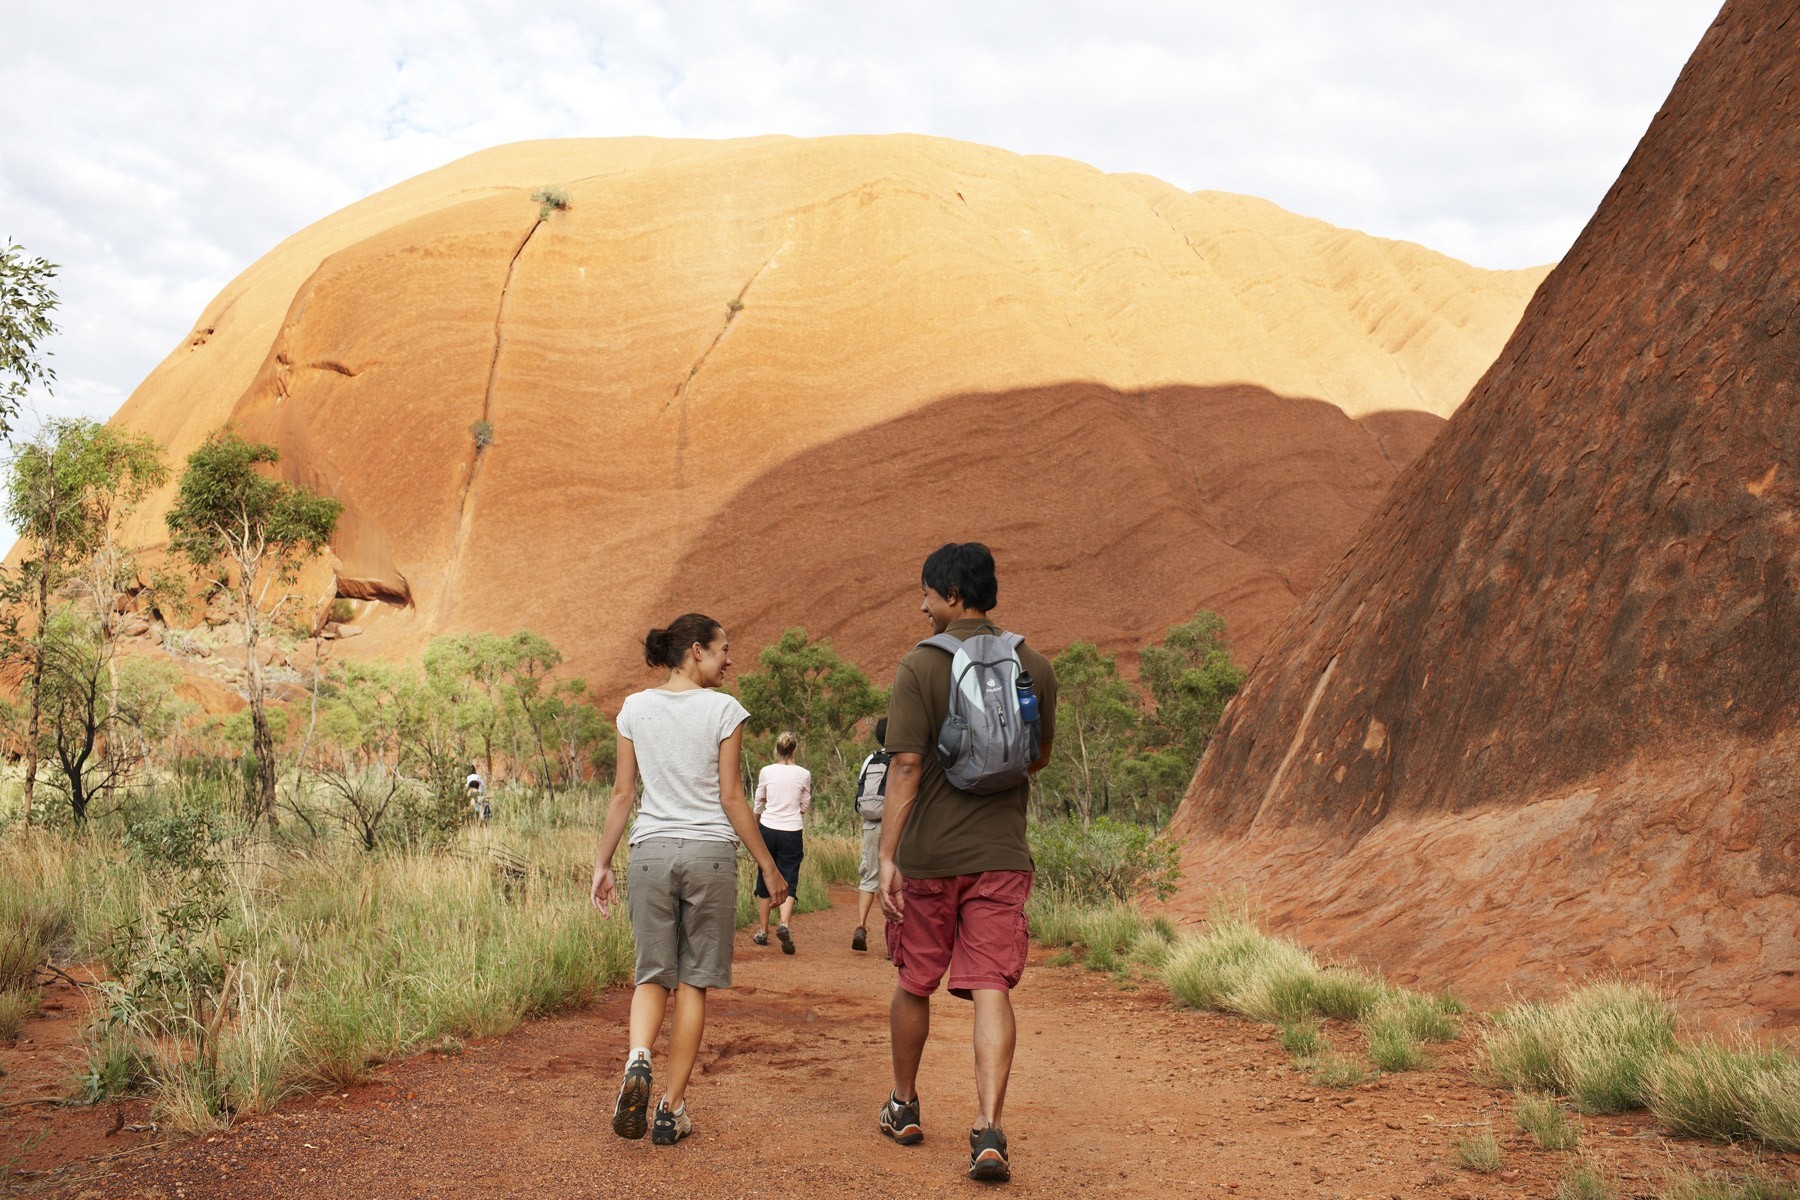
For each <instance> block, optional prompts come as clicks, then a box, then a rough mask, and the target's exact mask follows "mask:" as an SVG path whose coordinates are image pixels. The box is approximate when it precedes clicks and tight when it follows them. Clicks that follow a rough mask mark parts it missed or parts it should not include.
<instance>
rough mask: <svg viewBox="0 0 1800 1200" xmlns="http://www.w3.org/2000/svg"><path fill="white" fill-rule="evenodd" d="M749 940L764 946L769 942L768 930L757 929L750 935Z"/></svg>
mask: <svg viewBox="0 0 1800 1200" xmlns="http://www.w3.org/2000/svg"><path fill="white" fill-rule="evenodd" d="M750 940H751V941H753V942H755V943H756V944H757V945H759V946H766V945H768V944H769V931H768V930H766V929H759V930H757V931H756V932H755V933H753V934H751V935H750Z"/></svg>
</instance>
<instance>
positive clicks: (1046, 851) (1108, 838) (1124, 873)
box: [1029, 817, 1181, 901]
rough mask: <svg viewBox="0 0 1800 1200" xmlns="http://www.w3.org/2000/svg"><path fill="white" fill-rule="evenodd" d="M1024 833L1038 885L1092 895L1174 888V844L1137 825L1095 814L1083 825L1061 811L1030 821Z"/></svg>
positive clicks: (1129, 896)
mask: <svg viewBox="0 0 1800 1200" xmlns="http://www.w3.org/2000/svg"><path fill="white" fill-rule="evenodd" d="M1029 833H1030V837H1031V856H1032V859H1033V861H1034V862H1035V863H1036V866H1037V882H1038V884H1039V885H1040V886H1043V887H1049V888H1055V889H1059V890H1061V891H1063V892H1066V893H1068V894H1070V895H1073V896H1080V897H1084V898H1088V899H1094V900H1098V899H1100V898H1102V897H1111V898H1112V899H1114V900H1119V901H1128V900H1133V899H1135V898H1137V897H1138V896H1142V895H1145V894H1150V895H1154V896H1155V897H1156V898H1157V899H1158V900H1167V899H1168V898H1169V897H1170V896H1172V895H1174V894H1175V884H1176V882H1177V880H1178V879H1179V878H1180V875H1181V872H1180V867H1179V865H1178V864H1179V861H1180V847H1178V846H1177V845H1176V844H1175V843H1174V842H1171V841H1169V840H1167V839H1162V838H1158V837H1157V836H1156V834H1155V833H1154V832H1153V831H1152V830H1150V829H1148V828H1145V827H1144V826H1142V825H1133V824H1126V823H1124V822H1122V821H1114V820H1112V819H1111V818H1108V817H1098V818H1096V819H1095V820H1094V821H1093V823H1092V824H1090V825H1088V826H1086V827H1085V828H1084V827H1083V826H1082V824H1081V822H1080V821H1077V820H1075V819H1074V818H1073V817H1065V818H1062V819H1060V820H1056V821H1041V822H1037V823H1034V824H1033V825H1031V826H1030V828H1029Z"/></svg>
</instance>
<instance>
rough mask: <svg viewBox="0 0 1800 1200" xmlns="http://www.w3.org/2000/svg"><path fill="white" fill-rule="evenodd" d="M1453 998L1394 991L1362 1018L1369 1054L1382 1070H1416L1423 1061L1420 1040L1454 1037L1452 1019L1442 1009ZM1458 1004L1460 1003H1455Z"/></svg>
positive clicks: (1441, 1039) (1451, 1038)
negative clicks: (1448, 999) (1447, 998)
mask: <svg viewBox="0 0 1800 1200" xmlns="http://www.w3.org/2000/svg"><path fill="white" fill-rule="evenodd" d="M1447 1003H1449V1004H1455V1003H1456V1002H1455V1001H1453V1000H1450V1001H1447V1000H1446V999H1445V998H1441V997H1436V996H1420V995H1415V994H1408V993H1400V992H1395V993H1392V994H1391V995H1389V996H1388V997H1387V998H1385V999H1383V1000H1382V1001H1380V1002H1379V1003H1377V1004H1376V1005H1375V1006H1374V1008H1373V1009H1372V1010H1370V1011H1369V1012H1368V1015H1367V1016H1366V1017H1365V1018H1364V1019H1363V1022H1362V1025H1363V1030H1364V1032H1365V1033H1367V1034H1368V1037H1369V1057H1370V1058H1371V1059H1372V1060H1374V1062H1375V1065H1376V1066H1378V1067H1380V1068H1381V1069H1382V1070H1384V1071H1416V1070H1418V1069H1419V1068H1420V1067H1423V1066H1425V1065H1426V1063H1427V1061H1428V1060H1427V1058H1426V1055H1425V1051H1424V1049H1423V1048H1422V1043H1425V1042H1448V1041H1454V1040H1455V1038H1456V1035H1457V1024H1456V1019H1455V1018H1454V1017H1452V1016H1451V1015H1450V1014H1449V1013H1448V1012H1446V1011H1445V1007H1446V1004H1447ZM1458 1007H1460V1005H1458Z"/></svg>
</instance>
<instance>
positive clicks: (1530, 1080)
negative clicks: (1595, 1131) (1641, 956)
mask: <svg viewBox="0 0 1800 1200" xmlns="http://www.w3.org/2000/svg"><path fill="white" fill-rule="evenodd" d="M1494 1022H1495V1024H1494V1028H1493V1029H1492V1030H1490V1031H1489V1032H1488V1034H1487V1035H1486V1038H1485V1047H1484V1048H1485V1051H1486V1056H1487V1063H1488V1070H1489V1071H1490V1073H1491V1074H1492V1075H1493V1076H1494V1077H1495V1078H1497V1079H1498V1080H1499V1081H1500V1082H1502V1083H1504V1084H1506V1085H1508V1086H1510V1087H1512V1088H1513V1089H1515V1090H1517V1091H1551V1092H1556V1093H1559V1094H1561V1095H1565V1096H1568V1097H1569V1098H1570V1099H1571V1100H1573V1101H1574V1103H1575V1107H1576V1108H1577V1109H1578V1110H1579V1111H1581V1112H1587V1113H1615V1112H1624V1111H1625V1110H1626V1109H1629V1108H1634V1107H1638V1106H1640V1105H1642V1104H1644V1103H1645V1101H1646V1098H1647V1086H1648V1080H1649V1075H1650V1071H1651V1068H1652V1066H1653V1065H1654V1064H1655V1062H1656V1061H1657V1060H1658V1059H1659V1058H1660V1057H1661V1056H1662V1055H1663V1054H1665V1053H1667V1052H1668V1051H1669V1050H1670V1049H1671V1048H1672V1047H1673V1046H1674V1044H1675V1013H1674V1010H1673V1008H1671V1007H1670V1005H1669V1003H1668V1001H1667V1000H1666V999H1664V998H1663V997H1662V996H1661V995H1659V994H1657V993H1656V992H1655V991H1653V990H1652V989H1650V988H1648V987H1645V986H1643V985H1641V984H1631V983H1626V982H1623V981H1621V980H1607V981H1603V982H1600V983H1592V984H1588V985H1586V986H1585V987H1582V988H1580V989H1578V990H1577V991H1575V992H1574V993H1572V994H1571V995H1570V996H1569V997H1568V998H1567V999H1565V1000H1563V1001H1561V1002H1560V1003H1557V1004H1553V1005H1546V1004H1531V1003H1528V1004H1519V1005H1515V1006H1514V1007H1512V1008H1508V1009H1503V1010H1502V1011H1501V1012H1499V1013H1497V1014H1495V1017H1494Z"/></svg>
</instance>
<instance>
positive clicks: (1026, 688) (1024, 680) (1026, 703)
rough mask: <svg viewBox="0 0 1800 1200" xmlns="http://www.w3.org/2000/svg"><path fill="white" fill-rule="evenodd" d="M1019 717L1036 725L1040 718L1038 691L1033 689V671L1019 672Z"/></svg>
mask: <svg viewBox="0 0 1800 1200" xmlns="http://www.w3.org/2000/svg"><path fill="white" fill-rule="evenodd" d="M1018 688H1019V719H1020V720H1021V721H1023V722H1025V723H1026V724H1027V725H1036V724H1037V719H1038V698H1037V693H1036V692H1034V691H1032V690H1031V672H1030V671H1020V672H1019V681H1018Z"/></svg>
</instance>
